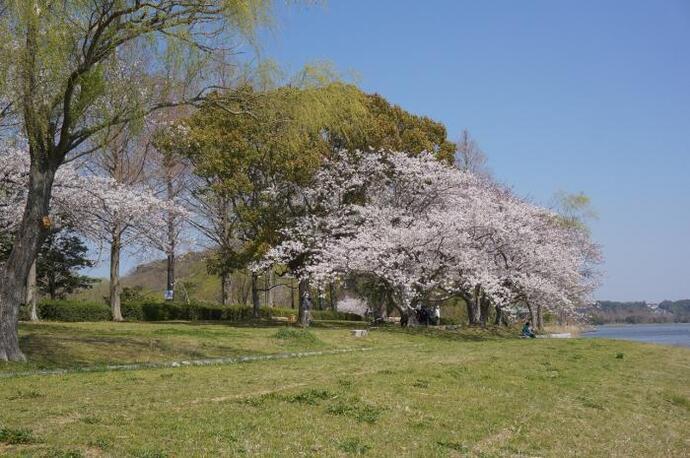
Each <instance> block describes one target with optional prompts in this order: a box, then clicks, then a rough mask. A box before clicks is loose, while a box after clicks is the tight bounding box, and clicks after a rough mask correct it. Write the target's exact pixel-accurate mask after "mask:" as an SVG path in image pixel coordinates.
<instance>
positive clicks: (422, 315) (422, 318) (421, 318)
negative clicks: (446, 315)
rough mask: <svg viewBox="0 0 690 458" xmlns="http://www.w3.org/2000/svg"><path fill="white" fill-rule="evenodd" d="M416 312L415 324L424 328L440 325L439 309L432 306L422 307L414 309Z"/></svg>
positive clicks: (436, 306)
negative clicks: (424, 326)
mask: <svg viewBox="0 0 690 458" xmlns="http://www.w3.org/2000/svg"><path fill="white" fill-rule="evenodd" d="M416 312H417V322H418V323H419V324H423V325H426V326H429V325H432V326H438V325H439V324H441V307H439V306H438V305H434V306H433V307H429V306H427V305H422V306H421V307H419V308H417V309H416Z"/></svg>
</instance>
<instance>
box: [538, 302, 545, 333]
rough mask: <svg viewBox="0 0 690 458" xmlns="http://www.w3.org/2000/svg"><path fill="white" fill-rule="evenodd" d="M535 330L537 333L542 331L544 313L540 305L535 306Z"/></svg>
mask: <svg viewBox="0 0 690 458" xmlns="http://www.w3.org/2000/svg"><path fill="white" fill-rule="evenodd" d="M537 329H538V330H539V332H542V331H544V313H543V310H542V307H541V304H537Z"/></svg>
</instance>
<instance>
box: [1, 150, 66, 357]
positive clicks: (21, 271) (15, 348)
mask: <svg viewBox="0 0 690 458" xmlns="http://www.w3.org/2000/svg"><path fill="white" fill-rule="evenodd" d="M33 156H34V154H33V151H32V157H33ZM41 162H43V161H40V160H32V161H31V167H30V169H29V193H28V198H27V202H26V206H25V207H24V214H23V215H22V222H21V224H20V226H19V231H18V232H17V235H16V236H15V237H14V241H13V245H12V251H11V252H10V255H9V257H8V258H7V262H6V263H5V265H4V266H3V267H2V269H0V361H24V360H25V359H26V358H25V357H24V354H23V353H22V352H21V350H20V349H19V336H18V333H17V325H18V320H19V306H20V304H21V303H22V302H23V301H24V299H25V297H24V296H25V292H24V289H25V285H26V277H27V276H28V275H29V270H30V269H31V263H33V261H34V260H35V259H36V256H38V249H39V247H40V246H41V243H43V240H44V239H45V237H46V234H47V230H48V228H49V226H50V219H49V217H48V209H49V204H50V195H51V190H52V186H53V178H54V177H55V170H54V168H57V166H55V167H53V166H52V165H51V166H48V165H45V164H42V163H41Z"/></svg>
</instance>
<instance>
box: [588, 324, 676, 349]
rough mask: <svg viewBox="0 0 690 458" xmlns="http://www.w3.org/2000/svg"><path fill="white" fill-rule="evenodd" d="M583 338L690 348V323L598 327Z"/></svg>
mask: <svg viewBox="0 0 690 458" xmlns="http://www.w3.org/2000/svg"><path fill="white" fill-rule="evenodd" d="M582 337H601V338H605V339H621V340H637V341H640V342H648V343H655V344H662V345H677V346H682V347H690V323H671V324H631V325H605V326H597V327H596V328H595V329H594V330H593V331H591V332H585V333H583V334H582Z"/></svg>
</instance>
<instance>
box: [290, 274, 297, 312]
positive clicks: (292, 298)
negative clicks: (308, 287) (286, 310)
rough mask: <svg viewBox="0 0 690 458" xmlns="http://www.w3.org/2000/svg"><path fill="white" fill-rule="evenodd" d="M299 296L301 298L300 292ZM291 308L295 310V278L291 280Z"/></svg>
mask: <svg viewBox="0 0 690 458" xmlns="http://www.w3.org/2000/svg"><path fill="white" fill-rule="evenodd" d="M297 295H298V296H299V291H298V292H297ZM290 308H291V309H294V308H295V279H294V278H291V279H290Z"/></svg>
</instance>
